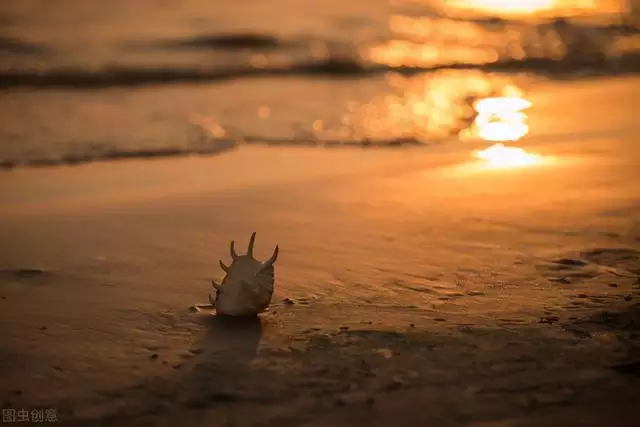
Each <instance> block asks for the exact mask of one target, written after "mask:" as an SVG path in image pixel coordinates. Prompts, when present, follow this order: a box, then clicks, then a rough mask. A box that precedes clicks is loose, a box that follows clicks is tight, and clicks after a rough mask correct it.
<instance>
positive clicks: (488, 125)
mask: <svg viewBox="0 0 640 427" xmlns="http://www.w3.org/2000/svg"><path fill="white" fill-rule="evenodd" d="M473 107H474V110H475V111H476V117H475V119H474V121H473V123H472V125H471V126H470V127H469V128H468V129H464V130H463V131H461V132H460V137H461V138H462V139H469V138H476V137H477V138H481V139H484V140H486V141H494V142H498V141H517V140H519V139H521V138H523V137H524V136H525V135H526V134H527V133H528V132H529V126H528V125H527V115H526V113H525V112H524V111H525V110H526V109H527V108H529V107H531V102H530V101H528V100H526V99H524V98H523V97H522V94H521V93H520V90H519V89H518V88H517V87H515V86H507V87H506V88H505V89H504V90H503V94H502V95H501V96H493V97H486V98H482V99H480V100H479V101H477V102H475V103H474V106H473Z"/></svg>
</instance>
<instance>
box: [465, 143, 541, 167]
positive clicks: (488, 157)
mask: <svg viewBox="0 0 640 427" xmlns="http://www.w3.org/2000/svg"><path fill="white" fill-rule="evenodd" d="M475 156H476V157H477V158H479V159H481V160H484V161H486V162H487V164H488V165H489V166H490V167H492V168H496V169H504V168H516V167H523V166H531V165H535V164H539V163H542V157H541V156H539V155H537V154H532V153H528V152H526V151H525V150H524V149H522V148H520V147H507V146H505V145H504V144H502V143H498V144H495V145H493V146H491V147H489V148H487V149H486V150H482V151H479V152H477V153H475Z"/></svg>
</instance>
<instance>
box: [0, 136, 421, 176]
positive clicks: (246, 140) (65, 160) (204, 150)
mask: <svg viewBox="0 0 640 427" xmlns="http://www.w3.org/2000/svg"><path fill="white" fill-rule="evenodd" d="M241 144H248V145H266V146H280V147H283V146H293V147H316V148H361V149H366V148H377V149H393V148H402V147H417V146H426V145H428V144H426V143H425V142H424V141H420V140H418V139H415V138H393V139H363V140H360V141H356V140H353V141H343V140H321V139H287V138H269V137H260V136H248V137H243V138H242V139H240V140H233V139H227V138H221V139H218V138H210V139H209V144H208V145H207V146H206V147H189V146H185V147H178V146H176V147H162V148H152V149H135V148H132V149H130V150H125V149H121V150H108V151H103V152H91V151H88V152H76V153H66V154H64V155H59V156H34V157H31V158H25V159H22V160H18V159H13V160H11V159H5V160H0V169H5V170H11V169H15V168H23V167H50V166H63V165H79V164H84V163H92V162H106V161H117V160H133V159H145V160H151V159H161V158H170V157H187V156H214V155H220V154H224V153H227V152H230V151H233V150H235V149H237V148H238V147H239V146H240V145H241Z"/></svg>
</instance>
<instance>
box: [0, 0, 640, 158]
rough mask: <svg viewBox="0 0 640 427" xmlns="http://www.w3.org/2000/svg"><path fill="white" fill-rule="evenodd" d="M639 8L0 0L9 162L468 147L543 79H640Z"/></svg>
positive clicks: (530, 0)
mask: <svg viewBox="0 0 640 427" xmlns="http://www.w3.org/2000/svg"><path fill="white" fill-rule="evenodd" d="M637 4H638V1H637V0H350V1H349V0H340V1H337V0H327V1H323V2H314V1H310V0H268V1H266V0H262V1H259V0H236V1H205V0H183V1H171V0H138V1H128V0H113V1H111V2H88V1H85V0H57V1H47V0H15V1H5V2H2V4H1V6H0V28H1V29H2V31H1V32H0V52H1V56H0V165H2V166H4V167H14V166H18V165H23V164H40V165H55V164H60V163H73V162H82V161H89V160H95V159H115V158H123V157H124V158H128V157H149V156H165V155H166V156H171V155H183V154H192V153H218V152H222V151H225V150H228V149H231V148H234V147H235V146H237V142H238V141H240V140H242V141H245V142H255V143H258V142H268V143H287V144H314V145H317V144H331V145H347V146H351V145H357V146H360V145H383V146H386V145H393V146H397V145H403V144H432V143H438V142H442V141H450V140H452V139H458V138H460V137H461V136H465V137H468V136H469V135H471V133H473V132H471V131H470V129H472V128H473V125H474V124H477V119H478V115H479V111H478V109H477V108H476V106H477V102H478V101H479V100H482V99H486V98H505V97H509V98H514V97H516V98H517V97H523V96H525V93H526V91H527V85H530V84H531V82H532V81H533V80H532V79H535V78H554V79H558V78H564V79H579V78H583V77H584V76H593V75H600V76H602V75H604V76H609V75H617V74H621V73H634V72H636V71H637V70H638V69H639V67H638V65H639V64H640V56H639V53H640V51H639V50H638V48H640V27H639V26H638V25H637V22H638V21H637V10H638V8H637ZM515 114H516V115H517V114H519V113H518V112H515ZM512 116H513V114H512ZM509 132H511V133H510V134H508V135H506V134H504V132H501V131H500V132H498V133H497V134H496V132H495V131H494V132H493V134H492V132H491V131H490V132H488V133H487V132H484V133H483V132H479V133H478V132H476V134H477V135H479V136H480V137H482V138H484V139H487V138H488V139H490V140H496V141H500V140H514V139H519V138H520V137H522V136H523V135H524V134H526V131H524V132H520V133H522V135H519V134H518V132H517V131H515V134H514V133H513V132H514V131H513V127H512V128H511V130H510V131H509ZM491 134H492V135H491ZM501 135H506V136H504V138H502V137H501Z"/></svg>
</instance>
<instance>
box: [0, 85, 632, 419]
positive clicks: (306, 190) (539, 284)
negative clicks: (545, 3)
mask: <svg viewBox="0 0 640 427" xmlns="http://www.w3.org/2000/svg"><path fill="white" fill-rule="evenodd" d="M638 87H639V86H638V79H637V78H634V77H631V78H629V77H627V78H618V79H616V78H608V79H606V80H599V79H593V80H584V81H579V82H572V83H569V82H563V81H558V82H547V83H545V84H541V85H539V86H538V87H537V88H536V90H534V91H532V93H531V94H530V96H531V99H532V102H533V104H534V106H540V108H538V109H532V111H531V113H530V115H529V123H530V126H531V129H532V132H531V134H530V138H529V139H528V140H527V139H524V140H523V141H522V143H520V144H519V145H520V146H523V147H526V149H527V151H529V152H531V153H536V154H538V155H540V156H542V157H541V159H542V161H541V162H539V163H538V164H535V165H531V166H525V167H513V168H498V167H492V166H491V165H490V164H488V163H487V162H484V161H482V160H478V159H476V158H474V157H473V156H472V155H471V153H472V151H474V150H476V149H477V145H474V143H458V144H455V145H453V146H451V145H443V146H438V145H436V146H431V147H424V146H419V147H400V148H370V149H367V148H334V149H330V148H308V147H291V146H276V147H274V146H261V145H256V144H248V143H239V144H238V146H237V147H236V148H235V149H234V150H233V151H231V152H227V153H224V154H221V155H218V156H210V157H207V156H204V157H186V158H176V159H157V160H147V161H142V160H122V161H115V162H97V163H89V164H84V165H79V166H69V167H67V166H63V167H54V168H19V169H16V170H13V171H5V172H2V174H1V175H0V200H1V202H2V203H1V204H0V241H1V242H2V249H1V252H0V296H1V298H2V299H1V300H0V312H1V313H2V316H1V318H0V335H1V336H2V346H1V347H0V400H1V401H2V402H3V403H2V408H3V415H4V414H5V412H4V411H5V410H8V409H15V410H22V409H28V410H32V409H33V408H48V409H55V415H56V417H57V419H58V421H60V422H61V423H62V424H63V425H83V426H84V425H105V426H112V425H136V426H139V425H154V426H158V425H193V426H196V425H203V426H204V425H206V426H271V425H278V426H356V425H373V426H378V425H379V426H382V425H385V426H386V425H389V424H393V425H397V426H405V425H406V426H418V425H437V426H458V425H465V426H478V427H480V426H482V427H489V426H492V427H493V426H541V425H544V426H580V427H584V426H603V425H616V426H632V425H636V424H635V423H636V422H637V402H638V400H637V399H638V398H637V391H638V387H639V386H640V381H639V377H638V375H639V373H640V340H639V338H640V335H639V329H638V327H639V325H640V306H639V305H638V301H640V190H639V189H640V172H639V170H640V169H639V168H640V148H639V147H638V144H637V136H636V129H635V128H636V125H637V124H636V117H635V112H634V110H633V108H632V106H633V105H637V99H638V97H639V95H640V94H638V89H637V88H638ZM542 130H544V132H542ZM536 132H538V133H536ZM545 132H547V133H545ZM465 144H466V145H465ZM485 146H486V145H485ZM253 231H255V232H257V247H256V255H257V257H258V258H260V259H263V258H266V257H268V256H269V255H270V254H271V251H272V250H273V247H274V246H275V245H276V244H278V245H279V247H280V251H281V253H280V257H279V259H278V261H277V263H276V293H275V296H274V298H273V303H272V305H271V307H270V308H269V310H268V311H267V312H265V313H263V314H261V315H260V316H259V318H252V319H245V320H235V321H232V320H224V319H221V318H219V317H216V316H214V315H213V314H211V313H207V312H196V311H194V310H193V305H194V304H198V303H206V302H207V294H208V293H209V292H210V291H211V285H210V282H209V280H210V279H212V278H216V279H218V278H220V277H221V276H222V275H223V272H222V271H221V270H220V268H219V267H218V260H219V259H222V260H228V258H229V249H228V245H229V242H230V240H232V239H234V240H235V241H236V242H237V244H238V246H239V247H240V248H244V247H245V245H246V244H247V241H248V239H249V236H250V235H251V233H252V232H253ZM7 414H8V413H7Z"/></svg>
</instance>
